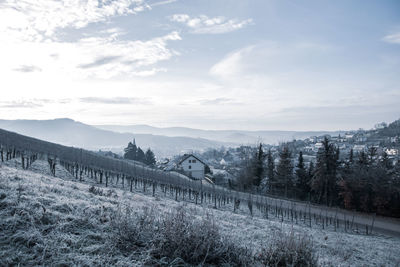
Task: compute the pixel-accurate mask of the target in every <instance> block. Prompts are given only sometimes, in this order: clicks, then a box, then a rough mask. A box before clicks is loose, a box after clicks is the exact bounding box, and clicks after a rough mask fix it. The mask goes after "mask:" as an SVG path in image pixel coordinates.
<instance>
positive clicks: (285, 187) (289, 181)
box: [276, 146, 293, 197]
mask: <svg viewBox="0 0 400 267" xmlns="http://www.w3.org/2000/svg"><path fill="white" fill-rule="evenodd" d="M279 157H280V159H279V164H278V166H277V168H276V180H277V185H278V187H279V189H281V192H282V191H283V192H284V195H285V197H288V193H289V191H290V190H291V189H292V186H293V166H292V160H291V153H290V151H289V148H288V147H287V146H284V147H283V149H282V151H281V152H280V153H279Z"/></svg>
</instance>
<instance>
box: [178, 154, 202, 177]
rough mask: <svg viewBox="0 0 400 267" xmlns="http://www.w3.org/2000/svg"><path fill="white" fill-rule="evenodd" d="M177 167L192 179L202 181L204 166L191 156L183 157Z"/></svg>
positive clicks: (200, 161)
mask: <svg viewBox="0 0 400 267" xmlns="http://www.w3.org/2000/svg"><path fill="white" fill-rule="evenodd" d="M178 167H180V168H182V170H183V171H184V172H185V173H186V174H187V175H188V176H189V177H192V178H194V179H204V174H205V168H206V164H205V163H204V162H203V161H202V160H200V159H199V158H197V157H196V156H194V155H192V154H185V155H183V157H182V159H181V160H180V161H179V163H178Z"/></svg>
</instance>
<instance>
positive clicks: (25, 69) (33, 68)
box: [14, 65, 42, 72]
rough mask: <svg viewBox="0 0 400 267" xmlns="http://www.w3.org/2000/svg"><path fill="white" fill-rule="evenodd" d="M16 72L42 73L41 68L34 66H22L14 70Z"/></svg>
mask: <svg viewBox="0 0 400 267" xmlns="http://www.w3.org/2000/svg"><path fill="white" fill-rule="evenodd" d="M14 71H18V72H35V71H42V69H41V68H39V67H37V66H33V65H21V66H19V67H17V68H15V69H14Z"/></svg>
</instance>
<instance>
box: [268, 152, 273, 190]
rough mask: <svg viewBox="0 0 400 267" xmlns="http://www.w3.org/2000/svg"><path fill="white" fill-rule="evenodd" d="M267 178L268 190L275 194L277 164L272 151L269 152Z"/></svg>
mask: <svg viewBox="0 0 400 267" xmlns="http://www.w3.org/2000/svg"><path fill="white" fill-rule="evenodd" d="M267 176H268V187H269V188H268V189H269V191H270V192H273V189H274V183H275V162H274V158H273V157H272V152H271V149H269V150H268V154H267Z"/></svg>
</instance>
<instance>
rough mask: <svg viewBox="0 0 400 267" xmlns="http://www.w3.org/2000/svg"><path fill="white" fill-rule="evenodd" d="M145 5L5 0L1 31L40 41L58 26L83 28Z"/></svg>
mask: <svg viewBox="0 0 400 267" xmlns="http://www.w3.org/2000/svg"><path fill="white" fill-rule="evenodd" d="M146 8H148V5H147V4H146V3H144V1H143V0H114V1H100V0H99V1H97V0H92V1H68V0H61V1H52V0H6V1H5V2H3V3H1V4H0V25H2V26H0V32H5V31H6V32H9V33H10V32H11V33H12V34H15V33H17V34H18V36H19V37H20V38H22V39H23V40H30V41H41V40H43V39H46V38H54V37H55V36H54V35H55V33H56V32H57V30H59V29H65V28H75V29H80V28H84V27H86V26H87V25H88V24H90V23H94V22H102V21H106V20H107V19H108V18H110V17H113V16H122V15H127V14H136V13H138V12H141V11H144V10H145V9H146ZM10 21H11V22H12V23H10Z"/></svg>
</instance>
